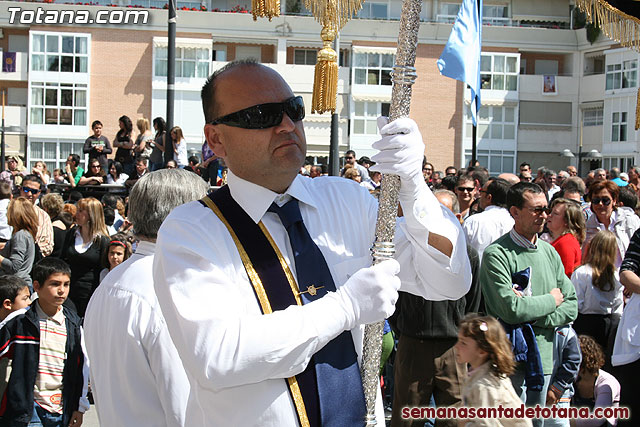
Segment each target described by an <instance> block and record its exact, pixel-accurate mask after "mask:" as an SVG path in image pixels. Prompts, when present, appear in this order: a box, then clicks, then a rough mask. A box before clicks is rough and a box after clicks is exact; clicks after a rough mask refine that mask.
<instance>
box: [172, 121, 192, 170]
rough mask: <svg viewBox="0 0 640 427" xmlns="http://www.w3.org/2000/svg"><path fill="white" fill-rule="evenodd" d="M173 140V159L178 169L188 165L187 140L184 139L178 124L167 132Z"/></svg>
mask: <svg viewBox="0 0 640 427" xmlns="http://www.w3.org/2000/svg"><path fill="white" fill-rule="evenodd" d="M169 134H170V135H171V140H172V141H173V160H175V161H176V163H177V164H178V167H179V168H180V169H182V168H184V167H185V166H187V165H189V161H188V160H187V141H185V140H184V135H183V134H182V129H181V128H180V126H174V127H173V128H172V129H171V132H169Z"/></svg>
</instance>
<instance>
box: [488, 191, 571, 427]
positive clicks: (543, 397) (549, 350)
mask: <svg viewBox="0 0 640 427" xmlns="http://www.w3.org/2000/svg"><path fill="white" fill-rule="evenodd" d="M507 207H508V209H509V213H510V214H511V216H512V217H513V220H514V226H513V228H512V229H511V231H509V232H508V233H507V234H505V235H503V236H502V237H500V238H498V239H497V240H496V241H495V242H493V243H492V244H491V245H489V246H488V247H487V248H486V249H485V251H484V254H483V256H482V263H481V265H480V285H481V286H482V294H483V295H484V301H485V305H486V309H487V314H490V315H492V316H494V317H496V318H499V319H501V320H502V321H503V322H504V323H506V324H509V325H514V327H515V325H520V324H523V323H530V325H531V328H532V329H533V333H534V334H535V337H532V336H530V339H531V342H530V343H528V345H529V347H531V346H534V345H535V344H537V346H538V352H539V356H540V357H539V359H540V362H541V366H540V365H538V367H537V368H536V364H535V363H534V361H535V360H536V358H534V357H532V356H531V355H530V354H528V355H527V357H528V360H527V362H526V363H525V362H521V363H519V364H518V365H517V366H516V371H515V372H514V373H513V374H512V375H511V383H512V384H513V387H514V389H515V391H516V393H517V394H518V395H520V398H521V399H522V400H523V402H524V403H526V404H527V405H528V406H535V405H536V404H539V405H540V406H544V405H545V402H547V401H549V400H550V399H551V400H554V401H555V400H557V399H559V398H560V396H561V395H562V392H563V390H562V386H561V385H559V384H556V383H554V384H552V385H553V387H550V386H551V384H549V382H550V379H551V373H552V370H553V338H554V330H555V328H556V327H558V326H564V325H568V324H569V323H570V322H573V321H574V320H575V319H576V317H577V315H578V302H577V298H576V292H575V288H574V287H573V284H572V283H571V281H570V280H569V278H568V277H567V275H566V274H565V272H564V266H563V265H562V261H561V260H560V255H558V253H557V252H556V250H555V249H554V248H553V246H551V245H550V244H549V243H547V242H544V241H542V240H541V239H538V234H539V233H541V232H542V229H543V227H544V223H545V221H546V220H547V214H548V212H549V209H548V206H547V198H546V196H545V192H544V191H543V190H542V188H540V186H538V185H537V184H533V183H530V182H520V183H518V184H516V185H514V186H512V187H511V188H510V189H509V191H508V193H507ZM516 288H517V289H516ZM527 326H528V325H527ZM531 328H529V330H530V329H531ZM523 331H525V329H523ZM524 336H527V334H524ZM540 368H541V371H539V370H538V369H540ZM525 378H527V380H525ZM534 378H535V379H537V380H538V381H537V384H534V381H533V379H534ZM547 390H550V393H553V397H551V396H548V395H547ZM556 393H557V394H556ZM533 425H534V426H542V420H541V419H534V420H533Z"/></svg>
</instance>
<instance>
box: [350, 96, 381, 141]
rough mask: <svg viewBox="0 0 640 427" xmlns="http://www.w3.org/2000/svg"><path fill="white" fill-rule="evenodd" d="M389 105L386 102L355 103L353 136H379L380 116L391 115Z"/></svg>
mask: <svg viewBox="0 0 640 427" xmlns="http://www.w3.org/2000/svg"><path fill="white" fill-rule="evenodd" d="M389 105H390V104H388V103H386V102H366V101H355V102H354V109H353V127H352V129H353V134H354V135H377V134H378V125H377V122H376V119H377V117H378V116H388V115H389Z"/></svg>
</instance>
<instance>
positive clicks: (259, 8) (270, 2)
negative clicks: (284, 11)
mask: <svg viewBox="0 0 640 427" xmlns="http://www.w3.org/2000/svg"><path fill="white" fill-rule="evenodd" d="M251 14H252V15H253V20H254V21H255V20H257V19H258V17H261V18H265V17H266V18H269V21H271V18H273V17H274V16H280V0H251Z"/></svg>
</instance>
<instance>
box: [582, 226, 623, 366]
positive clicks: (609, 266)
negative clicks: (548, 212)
mask: <svg viewBox="0 0 640 427" xmlns="http://www.w3.org/2000/svg"><path fill="white" fill-rule="evenodd" d="M617 255H618V246H617V242H616V236H615V234H613V233H612V232H610V231H600V232H599V233H598V234H596V235H595V237H594V238H593V239H592V240H591V243H590V244H589V249H588V250H587V254H586V256H585V259H584V265H582V266H581V267H579V268H578V269H577V270H576V271H574V272H573V275H572V276H571V282H573V285H574V286H575V288H576V297H577V298H578V318H577V319H576V321H575V323H574V324H573V329H575V331H576V333H578V334H586V335H591V336H592V337H593V338H594V339H595V340H596V342H597V343H598V344H600V345H601V346H602V347H603V348H604V349H605V350H606V354H607V360H609V357H610V355H611V352H612V350H613V340H614V338H615V336H616V331H617V329H618V323H619V322H620V316H621V315H622V302H623V299H622V285H621V284H620V277H619V275H618V269H617V268H616V266H615V263H616V257H617Z"/></svg>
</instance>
